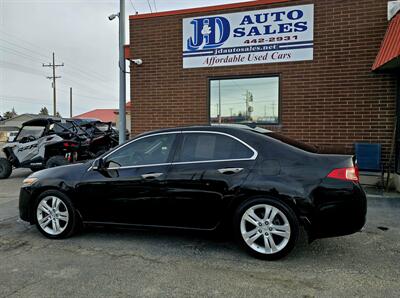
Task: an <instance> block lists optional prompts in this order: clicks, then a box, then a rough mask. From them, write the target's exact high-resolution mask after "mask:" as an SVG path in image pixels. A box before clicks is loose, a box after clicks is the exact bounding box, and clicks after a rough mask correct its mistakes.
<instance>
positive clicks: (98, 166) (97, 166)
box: [92, 158, 106, 171]
mask: <svg viewBox="0 0 400 298" xmlns="http://www.w3.org/2000/svg"><path fill="white" fill-rule="evenodd" d="M92 168H93V170H95V171H104V170H105V169H106V164H105V162H104V159H102V158H98V159H96V160H95V161H94V162H93V167H92Z"/></svg>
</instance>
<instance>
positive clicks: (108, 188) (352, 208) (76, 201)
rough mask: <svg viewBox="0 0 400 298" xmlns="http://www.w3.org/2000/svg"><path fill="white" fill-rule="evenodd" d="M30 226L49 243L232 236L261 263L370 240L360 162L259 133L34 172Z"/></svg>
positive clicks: (203, 130)
mask: <svg viewBox="0 0 400 298" xmlns="http://www.w3.org/2000/svg"><path fill="white" fill-rule="evenodd" d="M19 209H20V217H21V218H22V219H23V220H25V221H28V222H30V223H31V224H36V226H37V228H38V230H39V231H40V232H41V233H42V234H43V235H44V236H46V237H48V238H54V239H56V238H65V237H68V236H71V235H72V234H73V233H74V232H75V231H76V230H77V227H78V226H81V225H82V224H100V225H106V224H112V225H117V226H124V227H140V228H143V227H148V228H150V227H152V228H174V229H193V230H208V231H212V230H217V229H230V231H231V232H233V234H234V235H235V238H236V239H237V240H238V243H239V244H240V245H241V246H242V247H243V248H244V249H245V250H247V252H249V253H250V254H251V255H253V256H255V257H258V258H262V259H268V260H274V259H279V258H281V257H283V256H285V255H287V254H288V253H289V252H290V251H291V250H292V249H293V247H294V246H295V244H296V241H297V239H298V235H299V228H300V226H301V225H303V226H304V227H305V229H306V231H307V233H308V236H309V239H310V240H314V239H317V238H323V237H333V236H340V235H347V234H352V233H355V232H357V231H360V229H362V227H363V226H364V224H365V218H366V211H367V210H366V209H367V207H366V196H365V193H364V191H363V189H362V188H361V186H360V184H359V176H358V169H357V166H356V164H355V159H354V158H353V157H352V156H347V155H331V154H329V155H328V154H317V153H313V152H310V151H307V150H303V149H301V148H299V146H294V145H292V144H288V142H285V141H282V140H279V139H277V138H276V137H274V134H272V133H269V132H267V133H265V132H264V133H263V132H260V131H258V130H256V129H243V128H240V127H229V126H223V125H222V126H195V127H185V128H175V129H165V130H159V131H153V132H149V133H145V134H142V135H139V136H137V137H136V138H134V139H132V140H130V141H128V142H126V143H124V144H122V145H120V146H118V147H116V148H114V149H113V150H111V151H109V152H107V153H105V154H103V155H102V156H100V157H99V158H97V159H95V160H92V161H89V162H86V163H81V164H73V165H68V166H62V167H58V168H52V169H47V170H43V171H39V172H36V173H33V174H32V175H30V176H29V177H28V178H26V179H25V180H24V183H23V186H22V188H21V191H20V200H19Z"/></svg>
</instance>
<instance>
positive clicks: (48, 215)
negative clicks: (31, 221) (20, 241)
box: [36, 196, 69, 236]
mask: <svg viewBox="0 0 400 298" xmlns="http://www.w3.org/2000/svg"><path fill="white" fill-rule="evenodd" d="M36 217H37V221H38V224H39V226H40V228H41V229H42V230H43V231H44V232H45V233H47V234H49V235H53V236H57V235H60V234H61V233H62V232H64V230H65V229H66V228H67V225H68V221H69V213H68V209H67V206H66V205H65V203H64V202H63V201H62V200H61V199H60V198H58V197H56V196H47V197H44V198H43V199H42V200H41V201H40V202H39V205H38V207H37V211H36Z"/></svg>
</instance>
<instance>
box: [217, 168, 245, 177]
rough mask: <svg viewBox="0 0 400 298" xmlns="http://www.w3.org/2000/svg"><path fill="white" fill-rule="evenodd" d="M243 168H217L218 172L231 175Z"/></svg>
mask: <svg viewBox="0 0 400 298" xmlns="http://www.w3.org/2000/svg"><path fill="white" fill-rule="evenodd" d="M242 170H243V168H224V169H218V172H219V173H220V174H225V175H232V174H236V173H239V172H241V171H242Z"/></svg>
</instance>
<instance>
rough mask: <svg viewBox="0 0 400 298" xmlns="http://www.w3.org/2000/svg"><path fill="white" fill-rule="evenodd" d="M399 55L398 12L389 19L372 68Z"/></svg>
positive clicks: (375, 68)
mask: <svg viewBox="0 0 400 298" xmlns="http://www.w3.org/2000/svg"><path fill="white" fill-rule="evenodd" d="M399 56H400V13H397V15H396V16H395V17H394V18H393V19H392V20H391V21H390V23H389V26H388V28H387V30H386V34H385V37H384V39H383V41H382V44H381V48H380V49H379V53H378V55H377V56H376V58H375V62H374V65H373V66H372V70H377V69H378V68H380V67H382V66H384V65H385V64H386V63H388V62H390V61H391V60H393V59H395V58H397V57H399Z"/></svg>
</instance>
